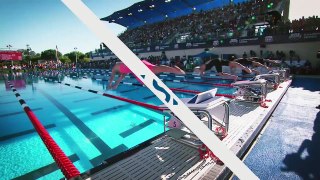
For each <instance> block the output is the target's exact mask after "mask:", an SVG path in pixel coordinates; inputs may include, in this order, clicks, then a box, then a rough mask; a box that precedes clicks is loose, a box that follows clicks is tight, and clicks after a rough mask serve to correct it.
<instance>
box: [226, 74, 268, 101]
mask: <svg viewBox="0 0 320 180" xmlns="http://www.w3.org/2000/svg"><path fill="white" fill-rule="evenodd" d="M232 85H233V86H234V87H235V88H237V92H236V93H235V96H236V97H235V100H237V101H245V102H252V103H259V104H261V105H262V103H264V101H265V100H266V97H267V93H268V92H267V81H266V80H265V79H258V80H255V81H250V80H248V81H237V82H235V83H232Z"/></svg>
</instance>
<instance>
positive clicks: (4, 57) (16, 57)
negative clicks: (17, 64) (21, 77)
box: [0, 51, 22, 61]
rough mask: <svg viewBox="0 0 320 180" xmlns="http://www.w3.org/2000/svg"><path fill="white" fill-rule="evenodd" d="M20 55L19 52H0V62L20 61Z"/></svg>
mask: <svg viewBox="0 0 320 180" xmlns="http://www.w3.org/2000/svg"><path fill="white" fill-rule="evenodd" d="M21 60H22V53H21V52H19V51H0V61H21Z"/></svg>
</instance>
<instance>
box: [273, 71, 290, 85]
mask: <svg viewBox="0 0 320 180" xmlns="http://www.w3.org/2000/svg"><path fill="white" fill-rule="evenodd" d="M272 72H273V73H278V74H279V75H280V82H284V81H286V80H288V79H290V69H288V68H284V69H279V70H273V71H272Z"/></svg>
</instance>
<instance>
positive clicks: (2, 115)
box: [0, 101, 42, 118]
mask: <svg viewBox="0 0 320 180" xmlns="http://www.w3.org/2000/svg"><path fill="white" fill-rule="evenodd" d="M16 102H17V101H16ZM39 110H42V108H33V109H32V111H33V112H34V111H39ZM23 113H24V111H18V112H11V113H6V114H0V118H2V117H8V116H14V115H18V114H23Z"/></svg>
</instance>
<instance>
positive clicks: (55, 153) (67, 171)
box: [8, 81, 80, 179]
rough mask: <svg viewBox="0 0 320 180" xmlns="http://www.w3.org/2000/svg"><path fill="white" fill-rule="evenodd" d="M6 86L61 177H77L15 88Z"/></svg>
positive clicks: (70, 164) (75, 171)
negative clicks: (34, 130) (48, 153)
mask: <svg viewBox="0 0 320 180" xmlns="http://www.w3.org/2000/svg"><path fill="white" fill-rule="evenodd" d="M8 84H9V86H10V88H11V90H12V92H13V93H14V94H15V96H16V98H17V99H18V101H19V103H20V104H21V107H22V108H23V110H24V111H25V112H26V114H27V116H28V117H29V119H30V121H31V123H32V125H33V126H34V128H35V129H36V131H37V133H38V134H39V136H40V137H41V139H42V141H43V143H44V144H45V145H46V147H47V150H48V151H49V152H50V154H51V156H52V157H53V159H54V160H55V162H56V163H57V165H58V166H59V168H60V170H61V171H62V173H63V175H64V176H65V177H66V178H67V179H71V178H76V177H79V175H80V172H79V170H78V169H77V168H76V167H75V166H74V165H73V163H72V161H71V160H70V159H69V158H68V157H67V156H66V154H65V153H64V152H63V151H62V149H61V148H60V147H59V146H58V144H57V143H56V142H55V141H54V139H53V138H52V137H51V136H50V134H49V133H48V131H47V130H46V129H45V128H44V126H43V125H42V124H41V122H40V121H39V119H38V118H37V116H36V115H35V114H34V113H33V112H32V110H31V109H30V108H29V106H28V105H27V103H26V102H25V101H24V100H23V99H22V98H21V95H20V94H19V93H18V92H17V90H16V89H15V87H14V86H13V85H12V84H11V82H10V81H8Z"/></svg>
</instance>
